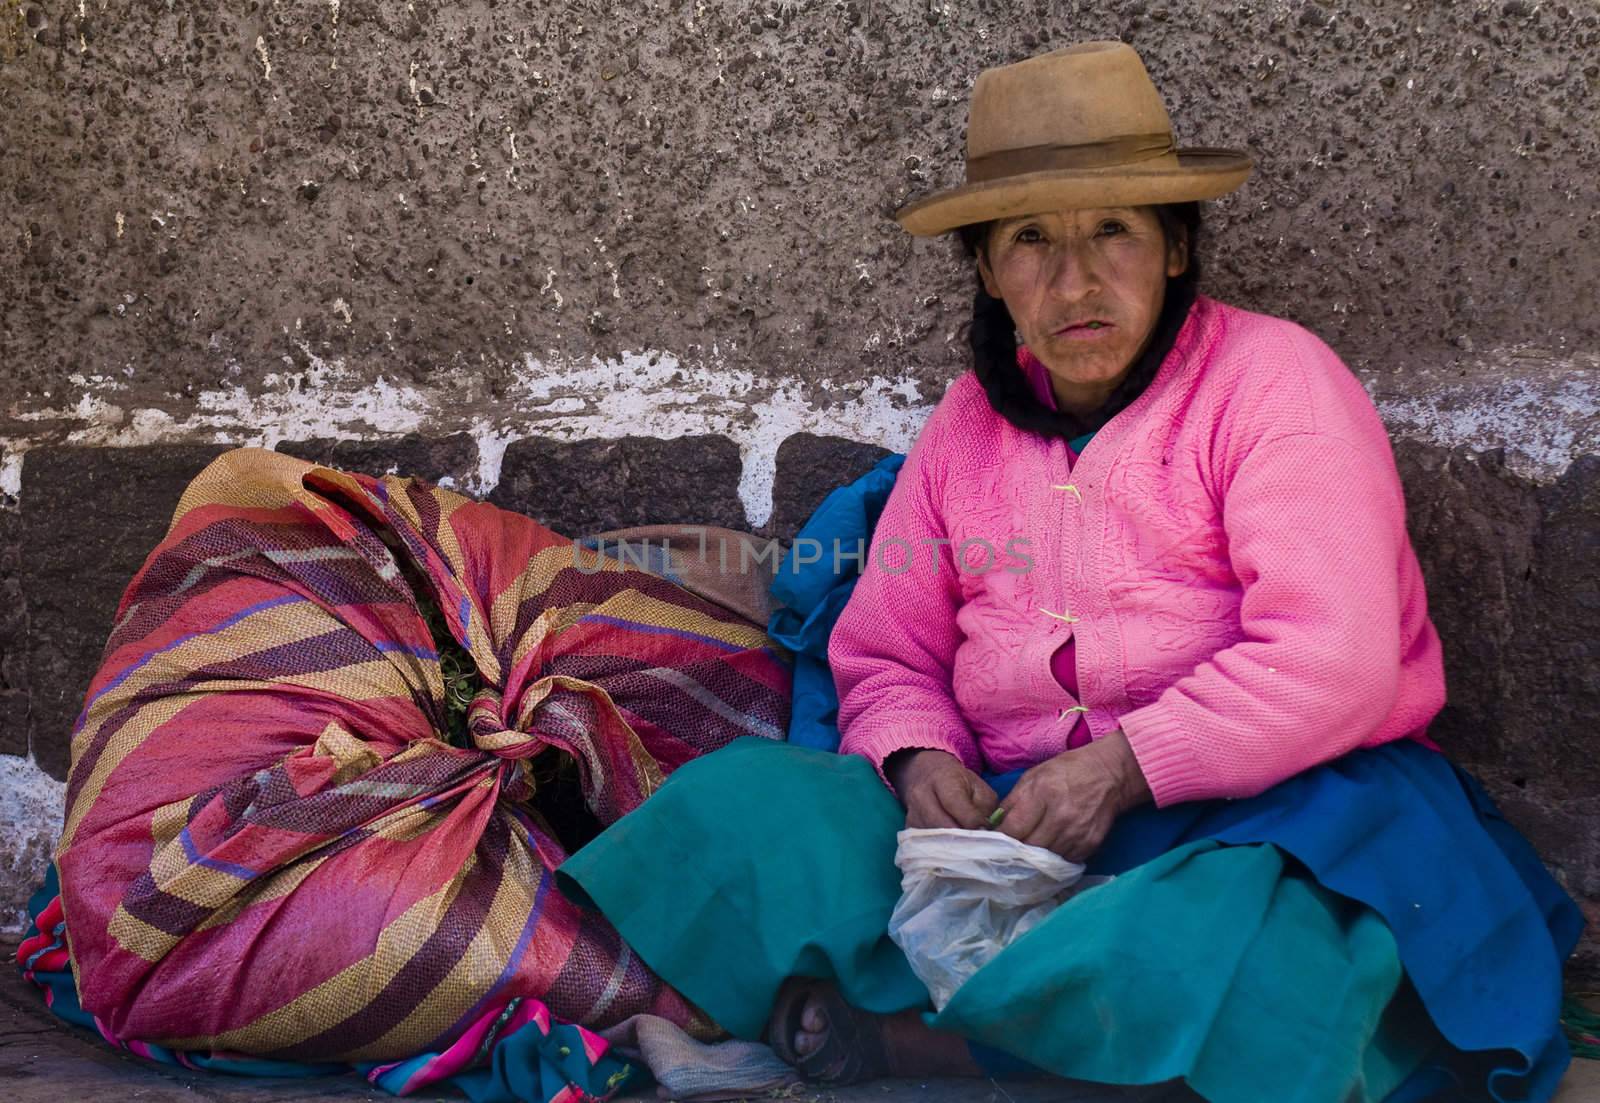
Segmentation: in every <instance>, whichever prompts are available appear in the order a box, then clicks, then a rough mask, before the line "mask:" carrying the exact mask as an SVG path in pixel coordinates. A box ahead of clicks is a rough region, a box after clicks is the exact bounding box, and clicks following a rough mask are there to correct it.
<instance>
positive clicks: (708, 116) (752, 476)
mask: <svg viewBox="0 0 1600 1103" xmlns="http://www.w3.org/2000/svg"><path fill="white" fill-rule="evenodd" d="M1093 37H1119V38H1122V39H1125V40H1127V41H1130V42H1132V43H1133V44H1134V45H1135V46H1137V47H1138V48H1139V49H1140V51H1141V52H1142V54H1143V56H1144V57H1145V59H1146V62H1147V64H1148V66H1149V68H1150V70H1151V73H1152V75H1153V76H1154V77H1155V79H1156V81H1157V82H1158V84H1159V85H1160V86H1161V87H1162V89H1163V92H1164V94H1165V97H1166V100H1167V103H1168V105H1169V107H1170V108H1171V110H1172V114H1173V119H1174V123H1175V126H1176V129H1177V131H1178V135H1179V139H1180V142H1181V143H1182V144H1186V145H1228V146H1235V147H1241V148H1244V149H1246V150H1248V151H1249V152H1250V153H1251V154H1252V155H1253V156H1254V157H1255V158H1256V161H1257V165H1258V169H1257V172H1256V175H1255V176H1254V177H1253V178H1252V180H1251V181H1250V182H1249V183H1248V184H1247V185H1246V186H1245V187H1244V188H1243V189H1242V190H1241V191H1239V192H1238V193H1236V194H1235V195H1233V196H1230V197H1228V198H1226V199H1224V200H1222V201H1219V202H1217V203H1214V204H1210V205H1208V210H1207V240H1206V243H1205V245H1204V249H1203V255H1204V258H1205V265H1206V271H1207V276H1206V286H1207V289H1208V290H1209V292H1210V293H1212V294H1214V295H1216V296H1217V297H1219V298H1222V299H1224V300H1226V301H1230V302H1233V303H1236V304H1238V305H1241V306H1245V307H1249V308H1252V309H1257V310H1263V311H1267V312H1269V313H1274V314H1279V315H1283V316H1287V317H1291V318H1294V319H1295V320H1297V321H1300V322H1302V323H1303V324H1305V325H1307V326H1309V327H1310V328H1312V329H1313V330H1315V331H1316V332H1317V333H1318V334H1320V335H1321V336H1322V337H1324V338H1325V339H1326V340H1328V341H1329V343H1330V344H1332V345H1333V347H1334V348H1335V349H1337V350H1338V351H1339V352H1340V353H1341V354H1342V355H1343V356H1344V357H1345V359H1346V360H1347V362H1348V363H1349V364H1350V366H1351V368H1352V369H1353V370H1354V371H1356V372H1357V373H1358V375H1359V376H1360V377H1361V378H1362V380H1363V381H1364V382H1365V383H1366V384H1367V386H1368V389H1369V391H1370V393H1371V394H1372V395H1373V397H1374V399H1375V401H1376V402H1377V403H1378V406H1379V409H1380V411H1381V412H1382V413H1383V415H1384V417H1385V419H1386V421H1387V422H1388V424H1389V425H1390V427H1391V430H1392V434H1393V436H1394V438H1395V440H1396V450H1397V455H1398V458H1399V461H1400V465H1401V471H1402V475H1403V477H1404V479H1405V483H1406V490H1407V494H1408V500H1409V503H1410V508H1411V525H1412V531H1413V535H1414V538H1415V540H1416V543H1417V546H1418V550H1419V553H1420V555H1421V557H1422V559H1423V565H1424V569H1425V571H1426V572H1427V576H1428V583H1429V595H1430V600H1431V602H1432V608H1433V611H1434V616H1435V620H1436V622H1437V624H1438V626H1439V629H1440V632H1441V635H1442V636H1443V637H1444V639H1445V643H1446V649H1447V652H1446V653H1447V664H1448V673H1449V679H1450V705H1449V706H1448V707H1447V709H1446V710H1445V712H1444V714H1443V715H1442V716H1441V717H1440V719H1439V721H1438V724H1437V726H1436V735H1437V737H1438V738H1439V740H1440V742H1441V743H1443V744H1444V745H1445V746H1446V747H1447V748H1448V749H1449V750H1451V752H1452V753H1454V754H1455V755H1457V756H1458V757H1459V758H1460V759H1461V760H1463V761H1464V762H1466V763H1468V764H1469V765H1471V766H1472V767H1473V768H1474V769H1475V770H1477V771H1478V773H1479V774H1480V775H1481V776H1483V777H1484V779H1485V780H1486V782H1487V783H1488V784H1489V786H1490V788H1491V790H1492V791H1493V792H1494V794H1495V795H1496V797H1497V798H1499V799H1500V800H1501V801H1502V803H1503V805H1504V807H1505V809H1506V811H1507V813H1508V815H1509V816H1510V817H1511V818H1512V819H1513V820H1514V821H1515V822H1516V823H1517V824H1518V825H1519V826H1521V827H1522V828H1523V829H1524V830H1525V831H1527V832H1528V834H1529V835H1530V837H1532V838H1533V839H1534V841H1535V842H1536V844H1537V845H1538V846H1539V847H1540V849H1541V852H1542V853H1543V854H1544V855H1545V856H1546V858H1547V859H1548V860H1549V861H1550V863H1551V865H1552V866H1553V867H1554V868H1555V869H1556V870H1557V872H1558V873H1559V874H1560V875H1561V876H1562V877H1563V878H1564V880H1565V881H1566V883H1567V884H1568V886H1569V887H1570V888H1571V890H1572V891H1573V892H1574V894H1575V895H1577V896H1578V897H1580V898H1581V899H1583V900H1584V901H1585V902H1586V906H1587V907H1589V908H1590V910H1591V915H1594V916H1596V917H1600V816H1597V812H1600V767H1597V766H1596V765H1595V762H1596V760H1597V758H1600V756H1596V755H1595V754H1594V746H1595V739H1594V736H1593V734H1592V732H1593V729H1594V725H1595V724H1596V722H1597V721H1600V674H1597V670H1600V664H1597V662H1596V658H1597V656H1596V646H1597V645H1596V643H1595V640H1596V639H1597V638H1600V577H1597V573H1600V567H1597V562H1600V556H1597V555H1596V547H1595V544H1596V539H1597V537H1596V532H1597V527H1596V526H1597V516H1600V489H1597V470H1600V457H1597V452H1600V448H1597V443H1596V442H1597V435H1600V434H1597V427H1600V409H1597V407H1600V398H1597V395H1600V386H1597V383H1596V369H1597V367H1600V315H1597V314H1596V312H1595V311H1594V310H1593V309H1592V304H1593V303H1594V302H1595V301H1596V300H1597V293H1600V264H1597V262H1596V261H1595V259H1594V256H1595V245H1596V240H1595V238H1596V235H1597V234H1600V215H1597V211H1600V202H1597V198H1600V194H1597V181H1600V110H1597V107H1596V104H1597V92H1600V65H1597V64H1596V60H1595V59H1596V58H1597V57H1600V15H1597V14H1596V12H1595V10H1594V8H1593V7H1592V6H1591V5H1581V4H1573V5H1571V6H1570V7H1569V6H1568V5H1563V4H1552V3H1540V4H1532V3H1524V2H1522V0H1507V2H1504V3H1501V2H1495V3H1481V2H1462V3H1455V4H1449V5H1435V4H1420V3H1396V2H1387V3H1376V2H1372V0H1365V2H1356V3H1350V4H1343V5H1337V6H1335V5H1326V6H1324V5H1319V4H1316V3H1302V2H1296V0H1266V2H1251V3H1236V4H1230V3H1222V4H1218V3H1211V2H1202V0H1170V2H1165V3H1161V2H1144V0H1121V2H1116V3H1112V2H1075V3H1071V4H1063V3H1043V2H1039V3H1015V2H1001V0H789V2H784V3H761V4H749V3H733V2H730V0H668V2H661V0H638V2H631V3H627V4H622V3H607V2H604V0H563V2H560V3H554V2H546V0H523V2H520V3H518V2H513V0H466V2H462V3H456V4H449V5H446V4H439V3H436V2H434V0H409V2H408V0H232V2H230V3H228V4H225V5H221V6H218V5H216V4H209V3H196V2H188V0H171V2H169V3H165V4H150V3H143V2H137V0H48V2H45V0H0V261H3V263H0V499H3V508H0V911H5V912H6V913H7V914H9V915H12V916H14V915H15V909H16V907H17V905H18V904H19V903H20V901H21V899H22V897H23V894H24V891H25V889H24V886H25V884H26V883H27V882H28V881H29V880H30V879H31V878H32V877H33V876H34V875H35V873H36V870H37V868H38V866H39V864H40V862H41V861H42V859H43V857H44V855H45V854H46V853H47V851H48V848H49V846H50V845H51V840H52V837H53V832H54V816H55V815H57V814H58V812H57V811H56V809H58V808H59V802H60V784H59V779H60V778H62V777H63V776H64V772H65V768H66V758H67V733H68V730H69V729H70V726H71V722H72V718H73V716H74V714H75V712H76V710H77V708H78V706H79V704H80V702H81V697H82V693H83V689H84V686H85V684H86V682H87V679H88V675H89V672H90V671H91V670H92V668H93V666H94V665H95V661H96V657H97V652H98V648H99V645H100V642H101V641H102V640H103V638H104V634H105V631H106V627H107V624H108V621H109V617H110V614H111V610H112V608H113V607H114V605H115V602H116V598H117V596H118V594H119V593H120V590H121V588H122V586H123V585H124V584H125V583H126V580H127V578H128V576H129V575H130V574H131V573H132V571H133V570H134V569H135V568H136V567H137V565H138V563H139V562H140V561H141V560H142V558H143V556H144V554H145V552H146V551H148V549H149V548H150V547H151V546H152V545H153V544H154V543H155V541H156V540H157V539H159V536H160V534H161V532H162V531H163V530H164V527H165V523H166V516H167V514H168V512H169V511H170V509H171V506H172V504H173V502H175V501H176V498H177V495H178V493H179V491H180V490H181V488H182V485H183V483H184V481H185V480H186V479H187V478H188V477H190V476H191V475H192V474H193V473H194V472H196V471H197V470H198V469H199V468H200V467H201V466H202V465H203V464H204V462H205V461H206V460H207V459H208V458H209V457H210V456H212V455H214V454H215V453H216V452H217V451H219V450H220V449H222V448H223V447H226V446H228V445H231V444H241V443H252V444H262V445H266V446H269V447H271V446H276V447H279V448H281V449H283V450H285V451H291V452H294V453H295V454H298V455H305V456H308V457H312V458H316V459H319V460H326V461H328V462H333V463H336V464H340V465H344V466H349V467H353V468H356V469H362V470H369V471H374V472H381V471H385V470H391V469H399V470H405V471H408V472H415V473H417V474H422V475H425V476H428V477H430V478H434V479H438V480H440V481H445V482H448V483H450V484H452V485H455V486H457V487H459V488H461V489H464V490H466V491H468V492H471V493H474V494H478V495H482V496H486V497H488V498H489V499H490V500H492V501H495V502H496V503H498V504H501V505H505V506H508V507H511V508H516V509H521V510H523V511H525V512H528V513H531V514H533V515H534V516H537V517H540V518H541V519H543V520H545V521H547V522H548V523H550V524H552V525H553V526H554V527H556V528H558V529H561V530H563V531H569V532H574V533H576V532H583V531H593V530H597V529H602V528H608V527H614V526H617V525H622V524H629V523H635V522H647V521H677V520H689V521H700V522H707V523H717V524H726V525H732V526H736V527H742V528H748V529H752V530H756V531H760V532H764V533H767V534H769V535H779V536H782V535H787V534H792V533H793V531H794V529H795V527H797V525H798V524H799V523H800V521H801V520H803V518H804V517H805V515H806V513H807V512H808V511H809V509H810V508H811V506H813V505H814V504H815V502H816V501H817V499H818V498H819V497H820V495H821V494H822V493H823V492H824V491H825V490H826V488H827V487H829V486H831V485H834V484H836V483H838V482H841V481H843V480H845V479H846V478H848V477H849V476H850V475H851V474H853V473H855V472H857V471H859V470H862V469H864V468H865V467H866V466H867V465H869V464H870V463H871V462H872V461H873V459H874V458H875V457H876V456H877V455H880V454H881V450H883V449H896V450H898V449H904V448H905V447H906V446H907V445H908V444H909V442H910V441H911V440H912V439H913V438H914V436H915V433H916V430H917V427H918V426H919V425H920V424H921V422H922V419H923V418H924V417H925V416H926V414H927V411H928V410H929V409H930V408H931V406H932V403H933V402H935V401H936V400H937V399H938V397H939V395H940V394H941V393H942V391H943V388H944V386H945V385H946V384H947V383H948V381H949V380H950V379H951V378H953V377H954V375H955V374H956V373H957V372H958V371H960V370H961V368H962V366H963V363H964V346H963V341H964V338H963V335H962V323H963V320H964V315H965V313H966V310H967V308H968V304H969V303H970V299H971V277H970V273H969V272H968V271H967V270H966V269H965V268H964V266H963V263H962V262H961V261H960V259H959V258H958V256H957V255H956V252H955V250H954V249H953V248H952V247H951V245H950V244H949V243H948V242H946V241H920V240H912V239H910V238H908V237H906V236H905V235H903V234H901V233H900V232H899V231H898V230H897V229H896V228H895V227H894V226H893V224H892V223H891V222H889V221H888V219H887V212H888V211H889V210H891V209H892V208H893V207H894V206H896V205H897V204H898V203H900V202H902V201H903V200H904V199H906V198H908V197H910V196H912V195H915V194H920V193H922V192H925V191H927V190H930V189H932V188H934V187H937V186H941V185H944V184H947V183H951V182H953V181H955V180H956V179H957V178H958V177H959V175H960V151H961V143H962V126H963V124H964V121H965V96H966V91H967V88H968V85H969V83H970V81H971V78H972V77H973V75H974V74H975V73H976V72H977V71H978V70H979V69H980V68H982V67H983V66H985V65H989V64H994V63H999V62H1003V61H1007V60H1013V59H1016V58H1019V57H1022V56H1025V55H1027V54H1029V53H1033V52H1037V51H1038V50H1041V49H1045V48H1048V47H1050V46H1053V45H1057V44H1065V43H1068V42H1072V41H1077V40H1081V39H1085V38H1093ZM1580 968H1581V969H1583V970H1585V971H1587V972H1589V973H1594V972H1596V971H1600V949H1597V948H1596V946H1588V947H1586V949H1585V951H1584V954H1583V956H1582V957H1581V958H1580Z"/></svg>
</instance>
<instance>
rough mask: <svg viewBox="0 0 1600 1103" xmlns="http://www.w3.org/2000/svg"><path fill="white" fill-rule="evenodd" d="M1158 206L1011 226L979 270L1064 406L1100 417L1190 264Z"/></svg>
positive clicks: (1033, 219)
mask: <svg viewBox="0 0 1600 1103" xmlns="http://www.w3.org/2000/svg"><path fill="white" fill-rule="evenodd" d="M1186 246H1187V243H1186V242H1184V241H1181V240H1178V241H1174V242H1172V243H1171V244H1170V245H1169V244H1168V243H1167V241H1166V238H1165V236H1164V235H1163V233H1162V231H1161V220H1160V219H1159V218H1157V217H1156V213H1155V209H1154V208H1153V207H1096V208H1092V209H1084V210H1070V211H1054V212H1051V213H1048V214H1039V215H1029V216H1028V217H1025V218H1007V219H1002V220H1000V221H998V222H996V223H995V224H994V225H993V226H992V227H991V228H990V230H989V240H988V243H987V245H986V246H985V248H984V249H982V250H981V251H980V252H979V254H978V272H979V274H980V276H981V277H982V279H983V284H984V287H985V288H986V289H987V290H988V292H989V294H990V295H993V296H994V297H995V298H998V299H1003V300H1004V301H1005V304H1006V308H1007V309H1008V310H1009V311H1010V312H1011V318H1012V320H1013V321H1014V322H1016V325H1017V336H1018V338H1019V339H1020V340H1021V341H1022V343H1023V344H1025V345H1027V346H1028V348H1029V349H1030V350H1031V351H1032V352H1033V354H1034V356H1036V357H1037V358H1038V359H1039V361H1040V363H1042V364H1043V365H1044V366H1045V367H1046V368H1047V369H1049V371H1050V374H1051V376H1052V377H1053V382H1054V383H1055V385H1056V392H1057V398H1058V401H1059V400H1060V399H1061V398H1062V397H1063V396H1065V397H1067V398H1069V400H1070V399H1074V398H1076V399H1080V401H1077V402H1070V401H1069V403H1068V404H1069V405H1079V406H1082V407H1084V408H1090V409H1092V408H1093V406H1094V405H1096V404H1097V403H1095V402H1094V401H1093V400H1094V398H1095V397H1096V396H1098V397H1099V398H1100V399H1104V397H1105V396H1106V395H1109V394H1110V392H1111V390H1112V388H1114V387H1115V386H1116V385H1117V383H1119V382H1120V381H1121V380H1122V377H1123V376H1124V375H1126V374H1127V372H1128V370H1129V369H1130V368H1132V367H1133V362H1134V361H1135V360H1136V359H1138V356H1139V353H1140V352H1141V351H1143V349H1144V346H1145V343H1146V341H1148V340H1149V338H1150V334H1151V332H1152V331H1153V330H1154V329H1155V324H1156V318H1157V317H1158V316H1159V315H1160V313H1161V302H1162V297H1163V295H1164V294H1165V291H1166V285H1167V277H1168V276H1177V275H1181V274H1182V272H1183V270H1184V269H1185V268H1186V267H1187V266H1188V249H1187V247H1186Z"/></svg>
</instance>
